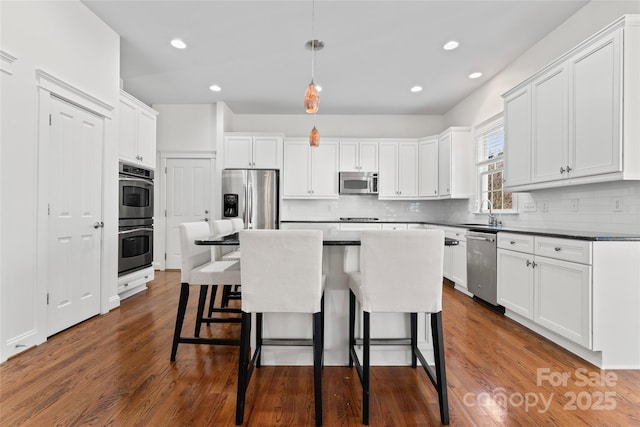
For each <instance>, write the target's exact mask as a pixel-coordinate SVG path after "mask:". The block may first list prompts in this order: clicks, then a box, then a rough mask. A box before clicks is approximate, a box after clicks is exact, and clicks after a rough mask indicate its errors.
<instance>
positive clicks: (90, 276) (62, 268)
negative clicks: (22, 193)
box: [47, 97, 104, 336]
mask: <svg viewBox="0 0 640 427" xmlns="http://www.w3.org/2000/svg"><path fill="white" fill-rule="evenodd" d="M103 120H104V119H103V118H102V117H99V116H96V115H93V114H91V113H89V112H88V111H86V110H83V109H82V108H79V107H76V106H74V105H71V104H68V103H66V102H64V101H62V100H60V99H58V98H55V97H52V98H51V127H50V145H49V147H48V151H49V162H48V169H49V174H48V178H49V179H48V187H49V188H48V196H49V206H48V208H49V216H48V246H49V247H48V306H47V307H48V308H47V336H50V335H53V334H55V333H57V332H60V331H61V330H63V329H66V328H68V327H70V326H73V325H75V324H77V323H80V322H81V321H83V320H86V319H88V318H89V317H92V316H94V315H96V314H98V313H99V312H100V267H101V264H100V259H101V253H102V222H101V221H102V219H101V218H102V178H101V177H102V143H103V138H104V132H103V127H104V122H103Z"/></svg>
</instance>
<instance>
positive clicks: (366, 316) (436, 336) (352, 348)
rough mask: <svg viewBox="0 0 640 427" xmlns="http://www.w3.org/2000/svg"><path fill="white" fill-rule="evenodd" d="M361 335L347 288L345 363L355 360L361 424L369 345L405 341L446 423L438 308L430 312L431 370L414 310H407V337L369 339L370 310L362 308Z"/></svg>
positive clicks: (366, 412) (364, 414)
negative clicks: (358, 349)
mask: <svg viewBox="0 0 640 427" xmlns="http://www.w3.org/2000/svg"><path fill="white" fill-rule="evenodd" d="M362 313H363V321H362V329H363V332H362V333H363V337H362V340H356V338H355V325H356V296H355V294H354V293H353V291H351V290H349V367H350V368H353V367H354V364H355V368H356V372H357V373H358V377H359V379H360V384H361V385H362V424H365V425H368V424H369V397H370V394H369V389H370V375H369V373H370V350H371V345H388V344H408V345H410V346H411V367H412V368H416V367H417V360H420V364H421V365H422V367H423V368H424V371H425V372H426V374H427V376H428V377H429V379H430V380H431V383H432V384H433V386H434V388H435V390H436V392H437V393H438V405H439V407H440V421H441V422H442V424H445V425H446V424H449V398H448V394H447V373H446V367H445V362H444V341H443V334H442V311H439V312H437V313H431V336H432V338H433V356H434V361H435V371H436V372H435V374H434V372H433V370H432V369H431V367H430V366H429V364H428V363H427V361H426V359H425V358H424V355H423V354H422V352H421V351H420V349H419V348H418V314H417V313H410V320H411V338H410V339H409V342H407V340H406V339H393V340H388V339H371V322H370V315H371V313H369V312H367V311H363V312H362ZM356 345H362V363H360V360H359V359H358V355H357V353H356Z"/></svg>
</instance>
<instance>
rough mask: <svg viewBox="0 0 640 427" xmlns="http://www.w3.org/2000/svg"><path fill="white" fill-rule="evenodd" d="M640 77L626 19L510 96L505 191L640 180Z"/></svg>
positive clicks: (630, 18)
mask: <svg viewBox="0 0 640 427" xmlns="http://www.w3.org/2000/svg"><path fill="white" fill-rule="evenodd" d="M639 75H640V17H639V16H636V15H627V16H624V17H622V18H620V19H619V20H617V21H616V22H614V23H613V24H611V25H609V26H608V27H607V28H605V29H603V30H602V31H600V32H598V33H597V34H595V35H594V36H593V37H591V38H589V39H588V40H586V41H585V42H583V43H582V44H580V45H579V46H577V47H576V48H574V49H573V50H571V51H569V52H567V53H566V54H565V55H563V56H562V57H561V58H559V59H558V60H556V61H554V62H553V63H551V64H549V65H548V66H547V67H545V68H544V69H543V70H541V71H540V72H538V73H537V74H535V75H534V76H532V77H531V78H529V79H527V80H526V81H524V82H523V83H521V84H520V85H518V86H517V87H515V88H514V89H512V90H510V91H509V92H507V93H506V94H505V95H504V108H505V155H506V161H505V168H506V170H505V187H506V188H508V189H510V190H531V189H536V188H547V187H556V186H564V185H576V184H585V183H592V182H602V181H613V180H623V179H640V149H639V148H638V144H637V141H638V137H639V136H640V121H639V120H638V119H637V118H638V117H639V116H640V107H639V106H640V78H639V77H638V76H639Z"/></svg>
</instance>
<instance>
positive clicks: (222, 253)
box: [209, 219, 244, 316]
mask: <svg viewBox="0 0 640 427" xmlns="http://www.w3.org/2000/svg"><path fill="white" fill-rule="evenodd" d="M240 221H242V220H241V219H240ZM243 224H244V223H243ZM235 227H237V225H234V219H216V220H214V221H211V232H212V234H213V235H214V236H217V237H222V236H228V235H230V234H233V233H235V232H237V230H236V229H235ZM229 248H233V249H229ZM212 251H213V252H214V254H215V255H214V257H215V259H216V260H223V261H239V260H240V250H239V249H237V247H235V246H231V247H230V246H215V247H213V248H212ZM240 297H241V295H240V290H239V289H238V286H234V287H233V290H232V287H231V286H225V287H224V288H222V299H221V302H220V307H223V308H225V307H228V306H229V301H230V300H239V299H240ZM214 302H215V294H212V298H211V299H210V300H209V316H211V313H213V310H214Z"/></svg>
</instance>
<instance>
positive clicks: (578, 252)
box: [535, 237, 591, 264]
mask: <svg viewBox="0 0 640 427" xmlns="http://www.w3.org/2000/svg"><path fill="white" fill-rule="evenodd" d="M535 254H536V255H540V256H545V257H549V258H555V259H561V260H565V261H572V262H579V263H581V264H591V242H587V241H584V240H573V239H557V238H552V237H536V238H535Z"/></svg>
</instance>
